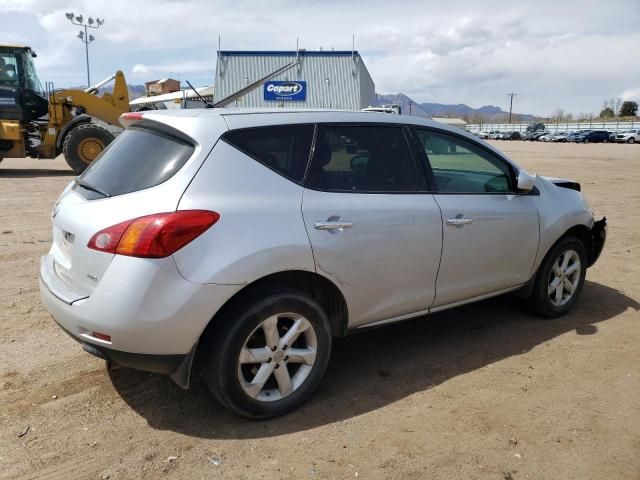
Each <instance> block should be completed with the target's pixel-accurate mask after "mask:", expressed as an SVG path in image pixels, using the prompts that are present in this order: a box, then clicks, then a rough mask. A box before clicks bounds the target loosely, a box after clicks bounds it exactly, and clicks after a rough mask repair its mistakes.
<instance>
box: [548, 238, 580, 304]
mask: <svg viewBox="0 0 640 480" xmlns="http://www.w3.org/2000/svg"><path fill="white" fill-rule="evenodd" d="M580 267H581V265H580V255H578V252H576V251H575V250H566V251H564V252H563V253H561V254H560V255H559V256H558V258H557V259H556V261H555V262H553V267H552V268H551V273H550V274H549V283H548V287H547V295H548V296H549V300H550V301H551V303H552V304H553V305H555V306H556V307H561V306H563V305H565V304H566V303H567V302H568V301H569V300H571V299H572V298H573V295H574V294H575V292H576V289H577V288H578V283H579V282H580V275H581V274H582V270H581V268H580Z"/></svg>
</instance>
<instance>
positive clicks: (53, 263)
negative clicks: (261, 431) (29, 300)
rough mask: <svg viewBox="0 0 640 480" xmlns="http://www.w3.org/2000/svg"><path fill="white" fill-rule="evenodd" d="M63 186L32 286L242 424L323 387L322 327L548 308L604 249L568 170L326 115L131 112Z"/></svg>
mask: <svg viewBox="0 0 640 480" xmlns="http://www.w3.org/2000/svg"><path fill="white" fill-rule="evenodd" d="M123 122H124V123H126V124H127V126H128V128H127V129H126V130H125V131H124V133H122V134H121V135H120V136H119V137H118V139H117V140H116V141H114V142H113V143H112V144H111V145H110V146H109V147H108V148H107V149H106V150H105V151H104V153H103V154H102V156H101V157H100V158H99V159H98V160H97V161H96V162H94V163H93V164H92V165H91V166H90V167H89V168H88V169H87V170H86V171H85V172H84V173H83V174H82V175H81V176H79V177H78V178H77V179H75V180H74V181H73V182H71V184H70V185H69V186H68V187H67V188H66V189H65V190H64V192H63V193H62V195H61V196H60V198H59V200H58V201H57V202H56V204H55V207H54V209H53V214H52V220H53V245H52V247H51V250H50V252H49V254H48V255H46V256H45V257H43V259H42V264H41V267H40V291H41V294H42V299H43V302H44V304H45V305H46V308H47V309H48V310H49V312H51V314H52V316H53V318H54V319H55V320H56V322H57V323H58V324H59V325H60V326H61V327H62V328H63V329H64V330H65V331H66V332H67V333H68V334H69V335H71V336H72V337H73V338H74V339H76V340H77V341H78V342H80V344H81V345H82V347H83V348H84V349H85V350H86V351H88V352H89V353H92V354H93V355H96V356H98V357H101V358H104V359H106V360H107V361H109V362H113V363H116V364H120V365H123V366H128V367H133V368H138V369H142V370H148V371H151V372H161V373H166V374H169V375H171V377H172V378H173V379H174V380H175V381H176V382H177V383H178V384H179V385H180V386H182V387H184V388H187V387H188V386H189V380H190V376H191V373H192V370H194V367H196V368H197V369H198V371H200V372H201V373H202V375H203V377H204V380H205V381H206V383H207V385H208V386H209V388H210V389H211V391H212V392H213V394H214V395H215V397H216V398H217V399H218V400H219V401H220V403H222V404H223V405H225V406H226V407H228V408H229V409H231V410H233V411H234V412H236V413H238V414H240V415H243V416H246V417H250V418H267V417H272V416H275V415H280V414H284V413H286V412H288V411H290V410H291V409H293V408H294V407H296V406H297V405H299V404H300V403H301V402H302V401H303V400H304V399H306V398H307V397H308V396H309V395H310V394H311V393H312V391H313V390H314V388H315V387H316V386H317V385H318V383H319V382H320V379H321V378H322V376H323V374H324V372H325V369H326V367H327V362H328V361H329V355H330V353H331V344H332V338H333V337H336V336H341V335H345V334H346V333H348V332H354V331H358V330H361V329H364V328H368V327H373V326H379V325H382V324H387V323H392V322H397V321H401V320H405V319H408V318H412V317H416V316H421V315H425V314H428V313H432V312H437V311H440V310H444V309H447V308H452V307H455V306H458V305H462V304H465V303H469V302H474V301H476V300H481V299H485V298H488V297H492V296H495V295H500V294H503V293H506V292H518V293H519V294H520V295H521V296H522V297H524V298H525V299H526V300H527V302H528V304H529V305H530V306H531V307H532V308H533V309H534V310H535V311H536V312H538V313H539V314H541V315H543V316H546V317H555V316H559V315H562V314H564V313H565V312H567V311H568V310H569V309H570V308H571V307H572V306H573V304H574V303H575V302H576V299H577V297H578V294H579V293H580V290H581V288H582V285H583V282H584V279H585V274H586V269H587V267H589V266H590V265H592V264H593V263H594V262H595V261H596V259H597V258H598V256H599V254H600V252H601V250H602V248H603V245H604V241H605V235H606V228H605V224H606V220H605V219H602V220H600V221H595V220H594V217H593V215H592V213H591V212H590V210H589V208H588V207H587V204H586V203H585V200H584V198H583V196H582V194H581V193H580V185H579V184H578V183H576V182H574V181H571V180H563V179H550V178H544V177H533V176H531V175H529V174H528V173H526V172H525V171H524V170H522V169H521V168H519V167H518V166H517V165H516V164H515V163H514V162H512V161H511V160H509V159H508V158H506V157H505V156H504V155H503V154H502V153H500V152H499V151H498V150H496V149H495V148H493V147H492V146H490V145H488V144H487V143H485V142H483V141H481V140H478V139H476V138H475V137H474V136H472V135H470V134H467V133H465V132H463V131H460V130H458V129H454V128H450V127H447V126H445V125H443V124H440V123H435V122H432V121H429V120H423V119H419V118H417V117H406V116H402V115H386V114H378V113H369V112H364V113H359V112H335V111H301V110H296V111H285V110H277V111H263V110H234V109H213V110H204V109H203V110H181V111H174V112H145V113H144V114H142V113H128V114H125V115H124V116H123Z"/></svg>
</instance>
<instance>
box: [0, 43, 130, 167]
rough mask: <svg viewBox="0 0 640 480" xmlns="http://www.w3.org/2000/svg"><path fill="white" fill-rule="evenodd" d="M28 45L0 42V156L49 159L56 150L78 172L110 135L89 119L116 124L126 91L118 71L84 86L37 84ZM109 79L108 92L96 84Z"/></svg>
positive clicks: (126, 106) (124, 109)
mask: <svg viewBox="0 0 640 480" xmlns="http://www.w3.org/2000/svg"><path fill="white" fill-rule="evenodd" d="M34 56H35V52H33V51H32V50H31V48H29V47H19V46H7V45H0V161H1V160H2V159H3V158H8V157H18V158H21V157H27V156H28V157H34V158H55V157H56V156H58V155H59V154H60V153H64V157H65V159H66V161H67V163H68V164H69V166H70V167H71V168H73V170H74V171H75V172H76V173H78V174H80V173H82V172H83V171H84V169H85V168H87V166H88V165H89V164H90V163H91V162H92V161H93V160H94V159H95V158H96V157H97V156H98V154H100V152H102V150H104V149H105V148H106V146H107V145H109V143H111V141H113V139H114V135H113V133H111V132H110V131H109V130H107V129H106V128H104V127H103V126H100V125H99V124H98V123H96V122H95V120H99V121H101V122H104V123H106V124H109V125H114V126H116V127H120V123H119V117H120V115H122V114H123V113H124V112H128V111H129V93H128V90H127V84H126V81H125V78H124V74H123V73H122V72H120V71H118V72H116V73H115V74H114V75H112V76H111V77H109V78H107V79H106V80H104V81H102V82H100V83H99V84H97V85H95V86H93V87H91V88H88V89H87V90H55V89H54V88H53V85H52V84H48V85H47V89H46V91H45V90H44V89H43V88H42V86H41V84H40V82H39V80H38V78H37V76H36V73H35V68H34V65H33V60H32V57H34ZM112 80H113V81H114V85H113V91H112V93H103V94H102V95H98V89H99V88H100V87H102V86H103V85H105V84H107V83H108V82H110V81H112Z"/></svg>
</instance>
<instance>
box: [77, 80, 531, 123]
mask: <svg viewBox="0 0 640 480" xmlns="http://www.w3.org/2000/svg"><path fill="white" fill-rule="evenodd" d="M74 88H77V89H79V90H84V88H85V87H74ZM111 88H112V87H111V86H106V87H104V88H101V89H100V91H101V92H102V91H107V92H110V91H111ZM127 88H128V89H129V99H130V100H134V99H136V98H138V97H141V96H142V95H144V94H145V86H144V85H132V84H127ZM384 104H394V105H400V107H401V108H402V113H404V114H405V115H407V114H411V115H416V116H420V117H456V118H462V119H464V120H466V121H469V122H490V121H506V119H507V118H508V116H509V112H505V111H504V110H502V108H500V107H496V106H494V105H485V106H483V107H480V108H473V107H470V106H469V105H465V104H464V103H458V104H445V103H418V102H416V101H415V100H413V99H412V98H410V97H408V96H407V95H405V94H404V93H396V94H395V95H393V94H392V95H382V94H378V93H376V105H384ZM513 115H515V119H516V120H517V121H520V122H530V121H532V120H536V119H537V117H536V116H535V115H529V114H521V113H514V114H513Z"/></svg>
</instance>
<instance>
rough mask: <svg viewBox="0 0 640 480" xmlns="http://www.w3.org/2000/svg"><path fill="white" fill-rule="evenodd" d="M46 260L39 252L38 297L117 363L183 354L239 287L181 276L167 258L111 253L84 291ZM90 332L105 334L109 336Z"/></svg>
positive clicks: (68, 328) (61, 322)
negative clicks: (100, 273)
mask: <svg viewBox="0 0 640 480" xmlns="http://www.w3.org/2000/svg"><path fill="white" fill-rule="evenodd" d="M51 265H52V263H51V259H50V256H48V255H47V256H45V257H43V260H42V263H41V266H40V296H41V299H42V302H43V304H44V306H45V307H46V309H47V310H48V311H49V313H51V315H52V316H53V318H54V319H55V321H56V323H58V325H60V326H61V327H62V328H63V329H64V330H65V331H66V332H68V333H69V334H70V335H71V336H72V337H74V338H76V339H78V340H79V341H80V342H81V343H83V344H84V343H86V344H89V345H93V346H95V347H97V348H98V349H99V351H101V352H106V353H105V356H106V357H108V359H110V360H113V361H114V362H116V363H119V364H124V363H123V362H126V363H131V362H128V361H127V360H126V358H127V355H126V354H128V353H130V354H134V355H137V354H140V355H161V356H169V357H171V356H180V355H186V354H188V353H189V352H190V351H191V350H192V348H193V346H194V345H195V344H196V343H197V342H198V339H199V338H200V335H201V334H202V331H203V330H204V329H205V327H206V326H207V324H208V323H209V321H210V320H211V318H213V316H214V315H215V313H216V312H217V311H218V310H219V309H220V307H222V305H224V303H225V302H226V301H227V300H228V299H229V298H231V296H232V295H233V294H234V293H236V292H237V291H238V290H240V288H242V286H240V285H214V284H200V283H194V282H190V281H188V280H185V279H184V278H183V277H182V276H181V275H180V273H179V272H178V269H177V268H176V266H175V263H174V261H173V259H172V258H165V259H157V260H148V259H139V258H133V257H124V256H120V255H116V256H115V257H114V259H113V261H112V262H111V264H110V266H109V268H108V269H107V271H105V273H104V274H103V276H102V278H101V279H100V280H99V282H98V284H97V286H96V288H95V289H94V290H93V291H92V292H90V294H87V293H86V292H80V291H77V290H76V289H75V288H74V287H73V286H71V285H68V284H67V283H65V282H64V280H62V279H61V278H60V277H59V276H58V275H57V273H56V272H55V269H54V270H52V269H51ZM93 332H98V333H100V334H103V335H108V336H109V337H110V338H111V341H106V340H103V339H102V338H99V337H101V335H98V336H96V335H94V334H93ZM113 352H120V353H113ZM92 353H94V352H92ZM116 356H119V357H120V359H116V358H115V357H116ZM169 357H167V358H169ZM141 358H145V357H141ZM177 358H178V357H176V359H175V361H176V362H177V361H178V360H177ZM142 363H144V362H142ZM169 363H171V362H169ZM151 364H153V362H151ZM143 369H144V370H148V368H143ZM157 370H158V369H152V370H151V371H157Z"/></svg>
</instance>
